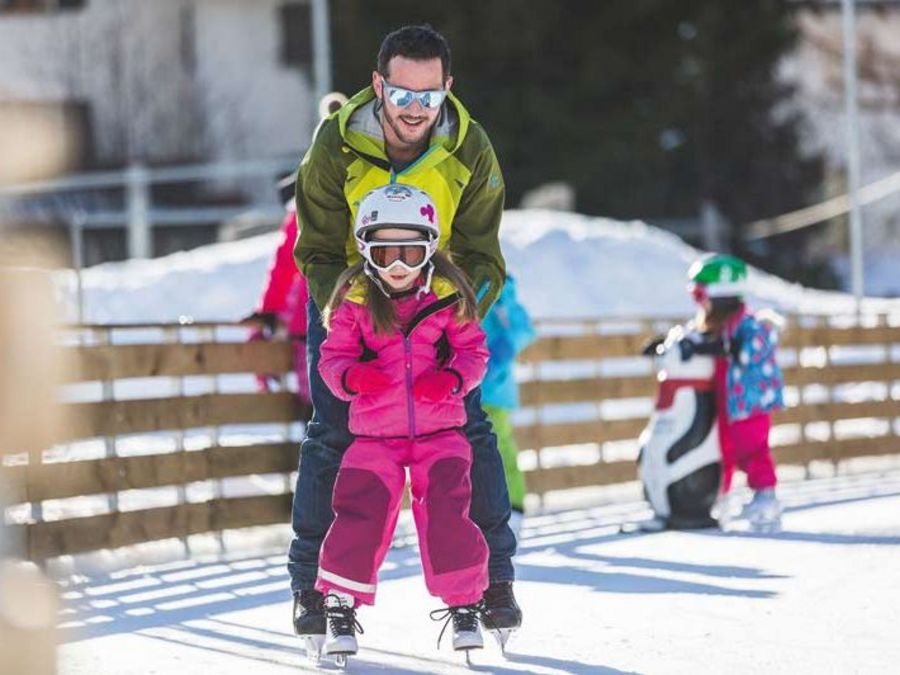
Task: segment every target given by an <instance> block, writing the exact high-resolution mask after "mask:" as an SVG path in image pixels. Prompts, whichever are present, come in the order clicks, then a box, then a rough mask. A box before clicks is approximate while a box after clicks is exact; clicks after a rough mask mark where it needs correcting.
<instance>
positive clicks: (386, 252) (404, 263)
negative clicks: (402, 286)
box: [362, 239, 434, 272]
mask: <svg viewBox="0 0 900 675" xmlns="http://www.w3.org/2000/svg"><path fill="white" fill-rule="evenodd" d="M432 253H434V242H430V241H426V240H424V239H415V240H412V241H368V242H366V243H365V246H364V248H363V250H362V254H363V257H364V258H365V259H366V260H368V261H369V263H370V264H371V265H372V267H374V268H375V269H377V270H381V271H382V272H386V271H388V270H389V269H391V268H392V267H394V266H395V265H400V266H401V267H405V268H406V269H407V270H409V271H410V272H415V271H416V270H420V269H422V268H423V267H424V266H425V264H426V263H427V262H428V261H429V260H431V255H432Z"/></svg>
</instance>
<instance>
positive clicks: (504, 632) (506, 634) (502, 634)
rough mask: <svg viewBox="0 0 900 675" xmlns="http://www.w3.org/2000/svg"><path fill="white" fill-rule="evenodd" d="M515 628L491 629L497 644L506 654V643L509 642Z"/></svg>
mask: <svg viewBox="0 0 900 675" xmlns="http://www.w3.org/2000/svg"><path fill="white" fill-rule="evenodd" d="M515 630H516V629H515V628H492V629H491V631H490V633H491V635H493V636H494V639H495V640H496V641H497V644H498V645H500V651H501V652H503V654H504V656H505V655H506V643H507V642H509V638H510V636H511V635H512V634H513V632H515Z"/></svg>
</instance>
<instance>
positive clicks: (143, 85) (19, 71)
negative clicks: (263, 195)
mask: <svg viewBox="0 0 900 675" xmlns="http://www.w3.org/2000/svg"><path fill="white" fill-rule="evenodd" d="M282 2H283V0H252V2H250V1H241V0H154V1H153V2H148V1H147V0H89V1H88V3H87V6H86V7H85V8H84V9H82V10H78V11H67V12H61V13H56V14H50V13H39V14H0V100H12V101H16V100H28V101H64V100H84V101H86V102H88V103H90V105H91V110H92V119H93V130H94V135H95V138H94V140H95V144H96V154H97V157H98V159H100V160H101V161H104V162H121V161H125V160H127V159H128V158H140V159H145V160H149V161H154V162H165V161H173V160H177V159H184V158H210V159H220V158H252V157H261V156H271V155H273V154H283V153H285V152H293V151H297V150H299V149H300V148H302V147H304V146H305V144H306V142H307V141H308V138H309V135H310V134H311V133H312V129H313V123H314V116H313V115H314V111H313V108H314V102H313V101H312V100H311V99H312V93H311V87H310V84H309V82H308V79H307V76H306V74H304V73H302V72H300V71H299V70H296V69H287V68H284V67H282V66H281V65H280V63H279V54H278V49H279V40H280V32H279V31H280V27H279V24H278V19H279V13H278V7H279V6H280V5H281V4H282ZM185 29H186V30H187V32H186V33H185ZM185 37H186V38H187V43H185ZM298 39H303V37H302V36H300V37H298ZM185 44H187V45H188V46H189V47H191V48H192V49H188V50H187V51H185V50H184V46H185ZM192 64H193V65H192Z"/></svg>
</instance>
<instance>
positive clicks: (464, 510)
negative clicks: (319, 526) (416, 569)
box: [316, 430, 488, 606]
mask: <svg viewBox="0 0 900 675" xmlns="http://www.w3.org/2000/svg"><path fill="white" fill-rule="evenodd" d="M471 464H472V451H471V448H470V446H469V443H468V441H467V440H466V438H465V436H464V435H463V434H462V433H461V432H459V431H456V430H452V431H442V432H439V433H436V434H432V435H430V436H426V437H419V438H410V439H406V438H403V439H393V438H392V439H382V438H366V437H360V438H357V439H356V440H355V441H354V442H353V443H352V444H351V445H350V447H349V448H348V449H347V451H346V453H345V454H344V457H343V460H342V461H341V468H340V470H339V471H338V475H337V479H336V481H335V484H334V497H333V500H332V508H333V509H334V514H335V518H334V522H333V523H332V524H331V528H330V529H329V530H328V534H326V535H325V541H324V542H323V543H322V550H321V552H320V554H319V576H318V579H317V580H316V588H317V589H318V590H319V591H321V592H323V593H328V592H329V591H332V590H335V591H342V592H344V593H349V594H350V595H352V596H354V597H355V598H356V600H357V603H365V604H368V605H371V604H374V602H375V587H376V582H377V577H378V569H379V568H380V567H381V563H382V561H383V560H384V556H385V555H386V554H387V550H388V547H389V546H390V543H391V537H392V536H393V533H394V526H395V525H396V523H397V515H398V514H399V512H400V501H401V497H402V495H403V488H404V487H405V484H406V472H405V471H404V467H407V466H408V467H409V473H410V483H411V490H412V500H411V501H412V510H413V517H414V519H415V522H416V530H417V531H418V535H419V548H420V550H421V554H422V568H423V570H424V572H425V585H426V587H427V588H428V591H429V593H431V594H432V595H435V596H437V597H440V598H441V599H442V600H443V601H444V602H445V603H447V605H449V606H456V605H470V604H473V603H475V602H478V601H479V600H480V599H481V596H482V594H483V592H484V589H485V588H487V585H488V571H487V560H488V548H487V544H486V543H485V540H484V536H483V535H482V534H481V530H479V529H478V527H477V526H476V525H475V523H473V522H472V520H471V519H470V518H469V505H470V503H471V492H472V486H471V483H470V479H469V470H470V468H471Z"/></svg>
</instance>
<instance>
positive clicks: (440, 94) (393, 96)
mask: <svg viewBox="0 0 900 675" xmlns="http://www.w3.org/2000/svg"><path fill="white" fill-rule="evenodd" d="M381 81H382V83H383V84H384V95H385V97H386V98H387V100H388V101H390V102H391V103H393V104H394V105H395V106H397V107H398V108H408V107H409V106H411V105H412V103H413V101H418V102H419V105H421V106H422V107H423V108H430V109H431V110H435V109H437V108H440V107H441V104H442V103H443V102H444V99H445V98H447V90H446V89H427V90H425V91H413V90H412V89H404V88H403V87H397V86H395V85H393V84H391V83H390V82H388V81H387V80H386V79H384V77H382V78H381Z"/></svg>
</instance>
